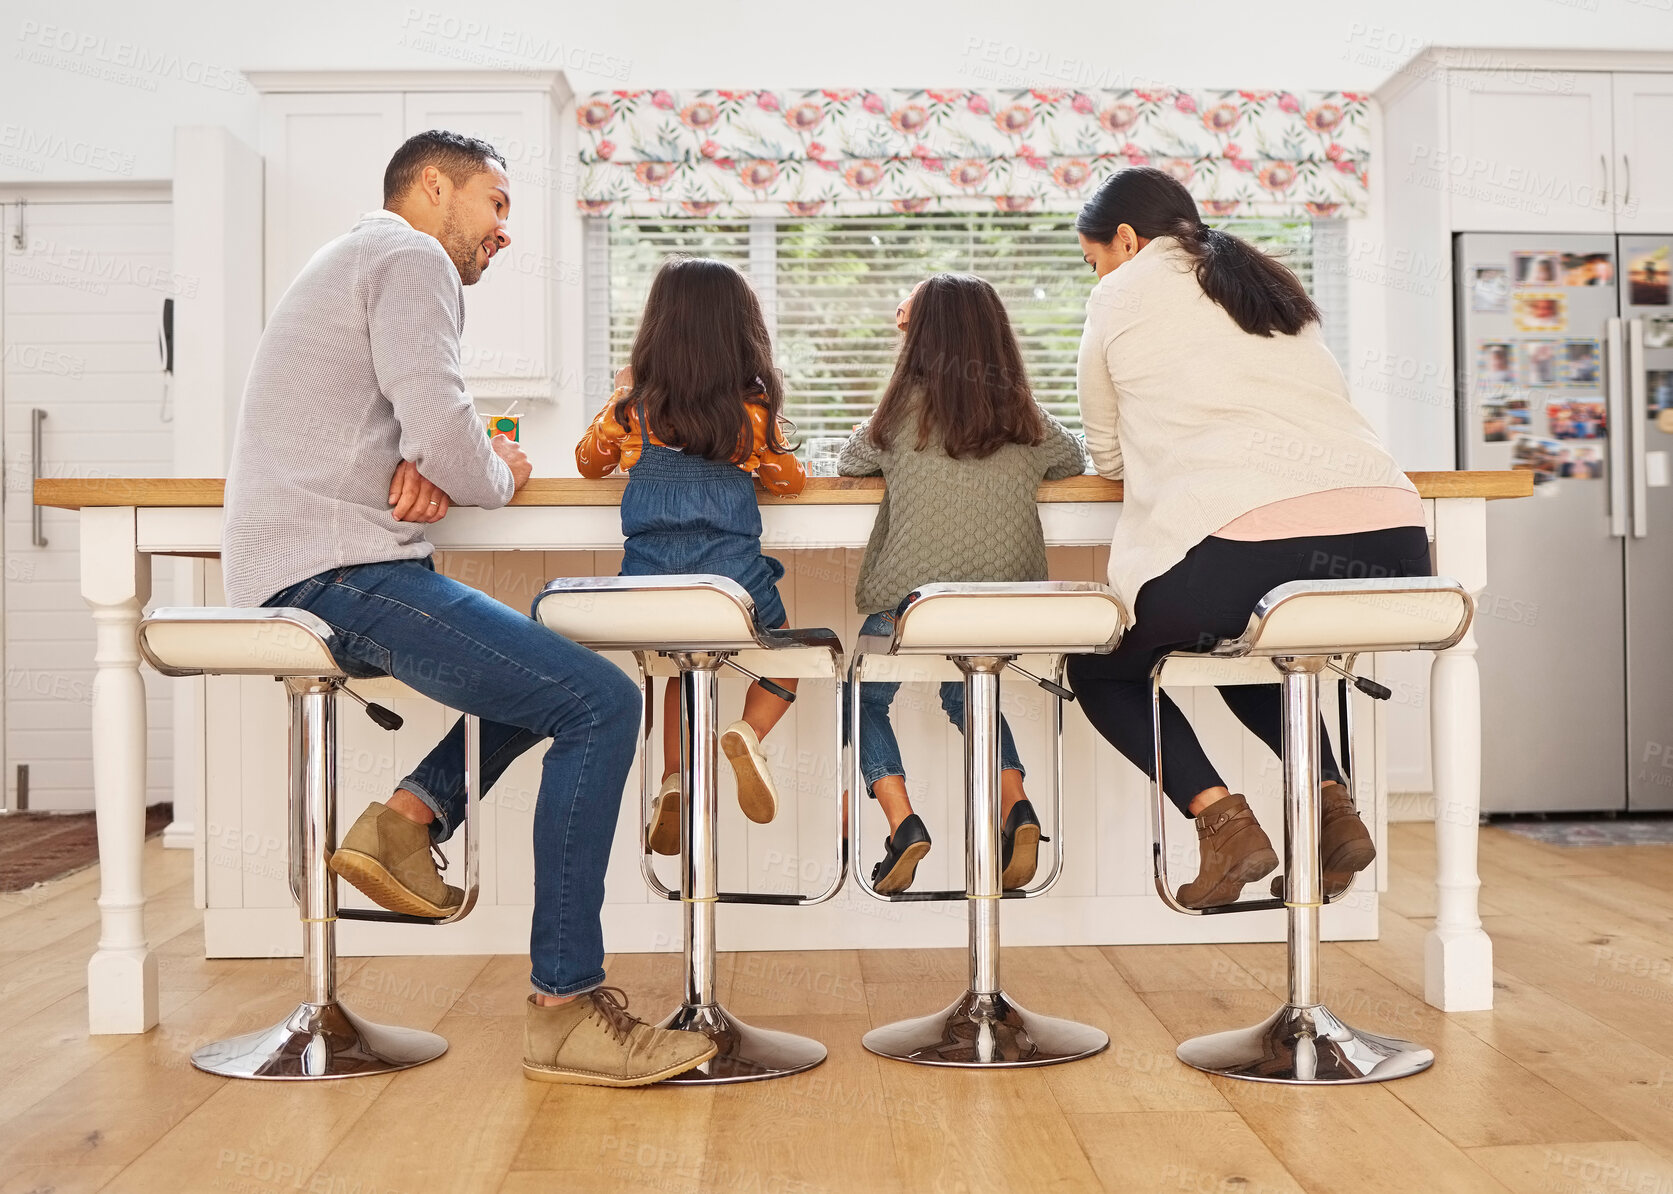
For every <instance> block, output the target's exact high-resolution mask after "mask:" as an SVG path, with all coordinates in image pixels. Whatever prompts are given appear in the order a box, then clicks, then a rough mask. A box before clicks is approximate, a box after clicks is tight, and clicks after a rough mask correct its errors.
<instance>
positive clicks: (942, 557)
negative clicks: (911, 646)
mask: <svg viewBox="0 0 1673 1194" xmlns="http://www.w3.org/2000/svg"><path fill="white" fill-rule="evenodd" d="M1040 414H1041V415H1042V416H1044V418H1045V423H1046V437H1045V439H1044V440H1042V441H1041V442H1040V443H1038V444H1033V445H1029V444H1006V445H1005V446H1004V447H1003V448H1000V449H999V450H998V451H997V452H995V453H994V454H993V455H991V456H986V457H983V458H982V459H980V460H973V459H970V458H968V457H966V458H965V459H963V460H954V459H953V458H952V457H950V456H948V455H947V453H946V452H944V451H942V449H941V445H940V444H939V443H938V442H933V441H932V442H931V443H930V445H929V446H928V447H927V448H925V449H924V450H923V451H921V452H920V451H917V450H916V449H915V445H916V443H917V434H916V426H917V420H916V419H914V418H910V417H908V418H907V419H905V420H904V421H903V427H904V429H903V430H902V431H900V432H897V434H896V435H895V437H894V439H895V442H894V443H893V444H892V445H890V447H889V448H888V449H887V450H880V449H878V448H877V447H876V446H874V445H873V444H872V442H871V440H869V439H868V438H867V432H868V430H869V428H870V426H871V423H870V420H867V421H866V422H864V423H862V424H860V426H859V427H858V428H857V429H856V430H855V431H854V433H853V434H852V435H851V436H849V437H848V442H847V443H846V444H844V445H843V448H842V454H841V455H840V456H839V457H838V458H837V471H838V472H839V473H841V474H842V475H843V476H845V477H875V476H878V475H879V474H881V475H882V477H883V480H884V483H885V486H886V488H885V490H884V493H883V502H882V505H880V506H879V507H878V509H877V522H876V523H875V524H873V526H872V528H871V538H870V540H869V541H868V542H867V543H866V554H865V559H864V560H863V561H862V562H861V564H860V578H859V581H858V583H857V584H856V585H855V587H854V605H855V607H856V608H857V609H858V610H859V611H860V612H861V613H862V614H873V613H877V612H879V611H880V610H892V609H894V608H895V607H896V606H898V605H899V604H900V603H901V602H902V601H903V600H904V599H905V598H906V595H907V594H908V593H910V592H912V590H913V589H915V588H917V587H918V586H919V585H926V584H934V583H936V582H941V581H982V580H988V581H1001V580H1018V581H1021V580H1046V579H1047V574H1046V539H1045V534H1044V532H1043V531H1041V529H1040V511H1039V507H1038V505H1037V504H1036V495H1037V493H1038V491H1039V488H1040V482H1041V481H1042V480H1046V481H1055V480H1057V479H1059V478H1061V477H1073V476H1076V475H1078V474H1080V473H1082V472H1084V471H1086V450H1085V449H1084V448H1083V447H1082V446H1081V442H1080V440H1079V439H1077V438H1076V437H1075V436H1074V435H1072V434H1070V432H1069V429H1068V428H1066V427H1064V426H1063V424H1062V423H1059V422H1058V421H1057V420H1056V419H1054V418H1052V417H1051V415H1049V414H1047V413H1046V411H1044V410H1043V409H1042V410H1041V411H1040Z"/></svg>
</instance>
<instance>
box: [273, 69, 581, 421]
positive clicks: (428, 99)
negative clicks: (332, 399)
mask: <svg viewBox="0 0 1673 1194" xmlns="http://www.w3.org/2000/svg"><path fill="white" fill-rule="evenodd" d="M252 78H253V79H254V80H255V82H256V85H257V87H258V89H260V90H261V91H262V92H263V95H262V121H261V130H262V131H261V151H262V156H263V158H264V159H265V164H266V181H265V184H264V190H265V195H266V208H267V210H266V234H265V244H266V251H265V263H264V269H265V275H266V280H265V300H266V302H265V310H266V311H267V312H268V313H269V314H271V313H272V310H273V307H274V306H275V304H277V303H278V301H279V299H280V298H281V297H282V296H283V295H284V292H285V289H286V288H287V287H288V286H289V285H290V284H291V281H292V280H293V279H294V278H295V277H296V275H297V274H298V273H299V272H300V271H301V269H302V267H303V266H304V265H306V264H307V263H308V259H309V258H310V257H312V256H313V254H314V253H316V252H318V251H319V249H320V247H321V246H323V245H325V244H326V243H327V242H329V241H331V240H332V239H334V238H336V237H338V236H341V235H342V234H343V233H344V232H347V231H348V230H349V228H351V227H352V226H353V225H354V222H355V220H356V219H358V218H359V216H360V215H361V213H363V212H366V211H371V210H373V209H375V208H378V207H381V206H382V204H383V171H384V168H385V166H387V165H388V162H389V159H390V157H391V156H392V155H393V154H394V152H395V150H396V149H397V148H399V147H400V145H401V143H402V142H403V141H404V140H406V139H407V138H408V137H410V136H412V135H413V134H415V133H420V132H423V131H425V130H426V129H433V128H445V129H449V130H451V131H454V132H458V133H464V134H466V135H468V136H473V137H480V138H482V139H483V140H485V141H487V142H488V143H489V144H491V145H493V146H494V147H495V148H496V149H498V150H499V151H500V153H501V154H502V155H503V156H504V157H505V159H506V169H507V173H508V174H509V176H510V179H511V192H512V193H511V219H510V222H509V225H508V228H507V231H508V233H509V234H510V237H511V244H510V246H509V247H508V248H507V249H506V250H504V251H502V252H501V253H499V254H497V255H496V256H495V258H494V261H493V263H492V264H491V265H490V266H489V267H488V269H487V270H486V271H485V272H484V274H483V276H482V279H481V280H480V281H479V282H478V283H477V284H476V285H474V286H472V287H471V288H469V289H468V290H467V291H466V292H465V334H464V336H463V340H462V343H461V345H460V348H461V353H462V357H463V365H464V374H465V385H466V387H467V388H468V389H469V390H470V391H471V393H472V394H473V395H474V396H475V397H477V398H479V399H482V400H484V410H485V411H486V410H489V409H492V410H494V411H498V410H500V409H503V408H504V407H506V406H508V405H509V404H510V402H511V401H512V400H513V399H517V400H521V401H522V402H523V403H524V407H525V409H527V407H528V405H529V404H531V403H542V402H547V403H549V402H550V401H551V400H552V399H553V398H554V397H555V390H556V383H555V376H556V369H555V362H554V358H555V355H556V354H555V352H554V347H555V343H556V338H557V337H556V333H555V324H556V322H557V308H558V305H559V295H558V288H559V287H560V286H563V285H565V284H571V285H578V284H579V281H580V279H579V272H578V265H579V263H578V262H576V263H574V265H575V267H576V268H575V270H574V272H573V276H572V274H571V271H568V270H566V269H565V267H564V264H563V263H562V262H561V261H560V260H559V255H558V254H557V253H556V252H555V251H554V243H555V219H556V205H557V204H558V203H559V202H561V200H562V196H561V195H560V194H559V190H560V188H559V186H558V180H559V179H560V178H561V177H562V170H561V158H562V155H561V154H560V151H559V149H558V146H559V144H560V138H559V129H560V119H561V112H560V109H561V106H562V105H563V104H565V103H567V102H568V97H569V93H568V89H567V88H566V87H565V85H564V84H563V82H562V80H561V79H559V78H557V77H556V76H544V75H534V76H529V77H528V78H525V79H521V80H519V79H505V78H495V79H491V80H488V81H483V80H481V79H466V78H464V77H463V76H462V75H460V74H443V75H441V76H439V77H438V78H437V79H435V80H434V83H433V86H430V85H426V84H427V83H429V82H430V80H426V79H425V78H424V77H423V76H421V75H417V74H413V75H401V76H396V77H393V78H391V79H389V80H388V81H387V82H385V83H384V84H383V88H379V87H378V86H377V85H378V83H379V82H381V80H379V79H377V78H376V77H375V76H368V75H365V74H356V75H352V76H348V75H344V76H331V75H318V74H305V75H289V74H287V75H284V76H267V75H263V74H260V73H258V74H257V75H254V76H252ZM464 84H469V85H464ZM385 88H386V89H385Z"/></svg>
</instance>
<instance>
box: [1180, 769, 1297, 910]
mask: <svg viewBox="0 0 1673 1194" xmlns="http://www.w3.org/2000/svg"><path fill="white" fill-rule="evenodd" d="M1197 852H1198V854H1199V855H1200V857H1201V861H1200V862H1199V863H1198V864H1197V877H1196V878H1195V879H1192V880H1191V881H1190V882H1189V883H1187V884H1185V885H1184V886H1183V887H1181V888H1180V889H1179V902H1180V903H1181V904H1184V905H1185V906H1186V907H1187V908H1213V907H1215V906H1217V905H1219V904H1229V903H1231V902H1232V901H1233V900H1235V899H1237V897H1238V893H1240V892H1241V891H1242V890H1243V885H1244V884H1245V883H1253V882H1254V881H1255V880H1256V879H1260V878H1263V877H1264V876H1266V875H1269V874H1271V873H1272V869H1273V868H1274V867H1276V866H1277V865H1278V855H1277V853H1276V852H1275V851H1274V850H1273V849H1272V842H1271V840H1270V839H1269V838H1268V837H1267V836H1266V832H1265V830H1263V829H1262V828H1261V826H1260V822H1259V821H1257V820H1255V814H1254V813H1252V812H1250V811H1249V802H1248V801H1247V800H1245V799H1244V798H1243V797H1242V796H1240V795H1238V794H1237V793H1235V792H1234V793H1232V794H1231V795H1230V796H1227V797H1225V798H1224V799H1223V800H1218V801H1216V802H1215V803H1213V804H1211V805H1209V806H1208V808H1206V809H1204V810H1203V812H1202V814H1201V815H1200V816H1198V817H1197Z"/></svg>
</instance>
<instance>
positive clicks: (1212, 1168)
mask: <svg viewBox="0 0 1673 1194" xmlns="http://www.w3.org/2000/svg"><path fill="white" fill-rule="evenodd" d="M1069 1123H1070V1124H1071V1125H1072V1126H1073V1128H1074V1130H1075V1137H1076V1138H1077V1139H1078V1140H1079V1141H1080V1145H1081V1148H1082V1149H1084V1150H1085V1151H1086V1155H1087V1156H1088V1157H1089V1158H1090V1159H1091V1161H1092V1167H1093V1169H1094V1170H1095V1171H1096V1172H1097V1174H1098V1179H1099V1180H1100V1181H1101V1182H1102V1183H1103V1186H1104V1189H1106V1190H1109V1191H1111V1192H1112V1194H1124V1192H1125V1191H1129V1190H1216V1191H1218V1190H1242V1191H1249V1192H1251V1194H1253V1192H1254V1191H1259V1192H1260V1194H1286V1192H1291V1191H1293V1192H1294V1194H1301V1187H1300V1186H1299V1185H1297V1184H1296V1180H1295V1178H1293V1177H1291V1176H1290V1174H1289V1171H1288V1170H1286V1169H1285V1168H1284V1167H1283V1165H1281V1164H1279V1162H1278V1158H1277V1157H1275V1156H1273V1155H1272V1151H1271V1150H1270V1149H1268V1148H1267V1147H1266V1145H1264V1144H1262V1143H1261V1141H1260V1138H1259V1137H1257V1136H1256V1135H1255V1134H1254V1133H1253V1132H1252V1131H1250V1130H1249V1125H1248V1124H1246V1123H1244V1122H1243V1120H1242V1119H1241V1118H1239V1117H1238V1115H1237V1114H1236V1113H1235V1112H1233V1111H1183V1112H1182V1111H1149V1112H1129V1113H1127V1114H1125V1115H1071V1116H1069Z"/></svg>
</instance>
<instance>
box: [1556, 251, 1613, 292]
mask: <svg viewBox="0 0 1673 1194" xmlns="http://www.w3.org/2000/svg"><path fill="white" fill-rule="evenodd" d="M1614 280H1615V261H1614V259H1613V258H1612V257H1610V255H1609V254H1608V253H1564V254H1563V285H1564V286H1608V285H1609V284H1610V283H1611V282H1613V281H1614Z"/></svg>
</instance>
